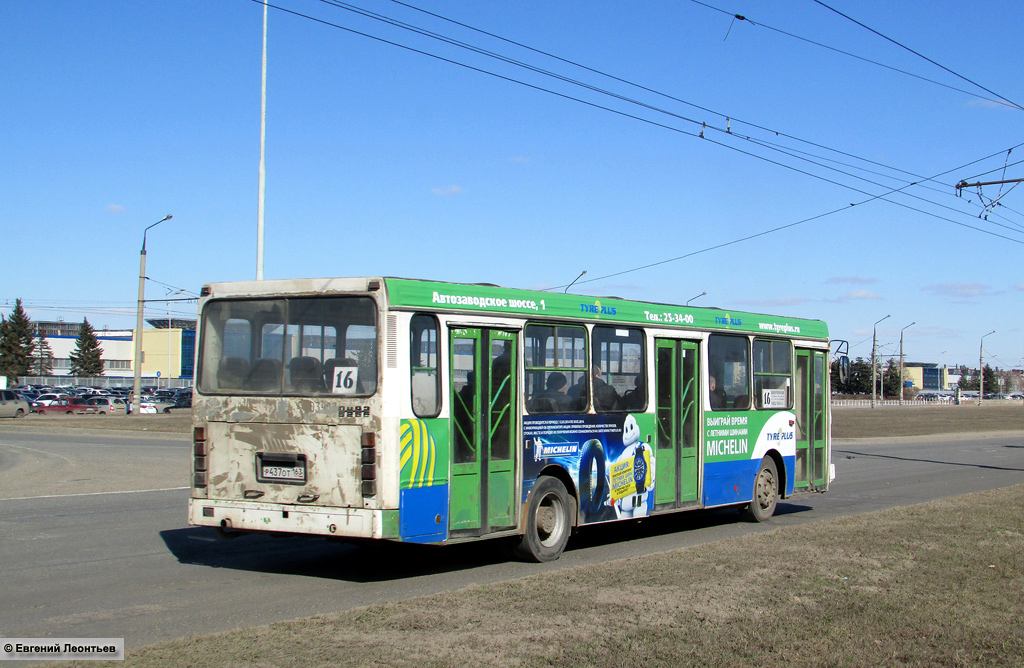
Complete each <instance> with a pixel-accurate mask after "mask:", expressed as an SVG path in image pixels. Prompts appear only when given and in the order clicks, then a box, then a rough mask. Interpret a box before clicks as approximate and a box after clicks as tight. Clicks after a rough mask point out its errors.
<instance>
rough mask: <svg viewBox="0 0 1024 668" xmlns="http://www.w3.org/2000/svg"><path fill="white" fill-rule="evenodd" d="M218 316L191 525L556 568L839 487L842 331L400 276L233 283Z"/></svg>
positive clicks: (764, 512) (212, 298) (212, 307)
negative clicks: (598, 540)
mask: <svg viewBox="0 0 1024 668" xmlns="http://www.w3.org/2000/svg"><path fill="white" fill-rule="evenodd" d="M200 313H201V316H200V317H201V323H200V330H199V341H198V346H197V365H196V368H197V382H196V386H195V398H194V403H193V422H194V424H193V441H194V444H193V452H194V456H193V469H194V472H193V479H192V491H191V498H190V500H189V522H190V524H193V525H200V526H209V527H216V528H218V529H219V530H221V531H223V532H227V533H238V532H243V533H244V532H271V533H275V534H315V535H322V536H327V537H333V538H350V539H381V540H390V541H406V542H414V543H435V544H445V543H455V542H461V541H469V540H477V539H481V538H508V539H510V540H513V541H514V542H515V544H516V552H517V554H519V555H520V556H521V557H523V558H525V559H530V560H536V561H549V560H553V559H557V558H558V557H559V555H560V554H561V553H562V551H563V549H564V548H565V546H566V543H567V541H568V540H569V537H570V534H571V533H572V532H573V531H574V530H575V529H576V528H578V527H582V526H584V525H588V524H595V523H599V522H613V521H618V520H623V519H631V518H638V517H648V516H652V515H658V514H661V513H670V512H679V511H685V510H693V509H698V508H714V507H722V506H735V507H737V508H738V509H740V510H741V511H743V513H744V514H745V515H746V516H747V517H748V518H750V519H753V520H755V521H764V520H767V519H768V518H769V517H771V515H772V514H773V512H774V511H775V507H776V504H777V502H778V500H779V499H782V498H788V497H790V496H792V495H795V494H799V493H805V492H824V491H826V490H827V489H828V487H829V483H830V482H831V480H832V479H833V478H834V477H835V476H834V470H835V469H834V466H833V465H832V462H831V449H830V434H829V425H830V416H829V406H828V401H827V399H828V396H829V389H828V382H829V374H828V373H827V372H826V370H827V366H828V355H829V339H828V329H827V327H826V326H825V324H824V323H822V322H820V321H816V320H802V319H795V318H784V317H777V316H768V315H758V314H753V313H739V312H732V311H730V312H726V311H722V310H719V309H711V308H695V307H686V306H671V305H665V304H654V303H646V302H638V301H627V300H623V299H616V298H601V299H595V298H592V297H582V296H578V295H571V294H553V293H548V292H537V291H529V290H519V289H512V288H502V287H497V286H492V285H466V284H456V283H439V282H430V281H421V280H410V279H401V278H327V279H296V280H267V281H253V282H238V283H213V284H209V285H206V286H204V287H203V289H202V298H201V301H200Z"/></svg>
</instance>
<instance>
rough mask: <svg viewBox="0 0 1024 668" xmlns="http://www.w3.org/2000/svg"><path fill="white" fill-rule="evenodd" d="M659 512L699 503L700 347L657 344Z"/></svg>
mask: <svg viewBox="0 0 1024 668" xmlns="http://www.w3.org/2000/svg"><path fill="white" fill-rule="evenodd" d="M655 350H656V353H655V354H656V358H655V390H654V392H655V397H656V404H655V410H656V411H657V422H658V429H657V443H656V446H655V461H656V463H657V465H656V466H655V485H654V490H655V499H654V502H655V507H656V508H658V509H661V508H665V509H668V508H678V507H680V506H682V505H686V504H688V503H689V502H692V501H696V500H697V498H698V496H697V494H698V492H699V489H698V486H699V481H700V476H699V474H698V472H699V457H698V448H697V427H698V425H699V420H698V419H697V418H698V415H697V411H698V410H699V409H700V408H699V407H700V402H699V401H697V389H698V388H699V387H700V383H699V382H698V376H697V374H698V370H699V369H700V364H698V355H699V351H700V348H699V345H698V344H697V343H696V342H693V341H677V340H674V339H655Z"/></svg>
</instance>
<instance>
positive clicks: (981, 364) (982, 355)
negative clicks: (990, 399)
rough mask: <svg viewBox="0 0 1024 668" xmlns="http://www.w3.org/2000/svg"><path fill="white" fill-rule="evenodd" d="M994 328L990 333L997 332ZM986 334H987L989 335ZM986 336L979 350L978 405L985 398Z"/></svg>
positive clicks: (982, 338)
mask: <svg viewBox="0 0 1024 668" xmlns="http://www.w3.org/2000/svg"><path fill="white" fill-rule="evenodd" d="M995 333H996V330H994V329H993V330H992V331H991V332H989V333H988V334H995ZM988 334H986V335H985V336H988ZM985 336H983V337H981V348H980V350H979V351H978V405H979V406H980V405H981V402H982V401H984V400H985Z"/></svg>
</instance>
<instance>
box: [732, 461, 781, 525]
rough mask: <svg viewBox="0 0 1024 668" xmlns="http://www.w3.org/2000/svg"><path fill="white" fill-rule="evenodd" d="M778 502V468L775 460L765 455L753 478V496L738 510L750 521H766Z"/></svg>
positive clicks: (773, 512)
mask: <svg viewBox="0 0 1024 668" xmlns="http://www.w3.org/2000/svg"><path fill="white" fill-rule="evenodd" d="M778 503H779V470H778V467H776V466H775V460H774V459H772V458H771V457H765V458H764V459H762V460H761V465H760V466H758V468H757V478H755V479H754V498H753V500H752V501H751V502H750V503H749V504H748V505H746V506H744V507H743V509H742V510H741V511H740V512H741V513H742V514H743V516H744V517H745V518H746V519H748V520H750V521H751V522H767V521H768V519H769V518H771V516H772V515H774V514H775V507H776V506H777V505H778Z"/></svg>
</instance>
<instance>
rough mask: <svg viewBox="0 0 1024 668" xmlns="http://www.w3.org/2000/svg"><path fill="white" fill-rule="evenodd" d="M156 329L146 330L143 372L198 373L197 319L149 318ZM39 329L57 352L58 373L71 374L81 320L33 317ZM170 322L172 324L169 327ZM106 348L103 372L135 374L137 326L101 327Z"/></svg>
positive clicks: (120, 375) (55, 372) (111, 375)
mask: <svg viewBox="0 0 1024 668" xmlns="http://www.w3.org/2000/svg"><path fill="white" fill-rule="evenodd" d="M147 322H148V323H149V324H150V325H151V326H152V327H153V329H144V330H142V376H143V377H144V378H147V379H150V380H153V379H155V378H157V377H158V376H157V372H159V374H160V375H159V378H186V379H192V378H193V377H194V375H195V359H196V321H195V320H186V319H181V318H172V319H171V321H170V323H168V320H167V319H166V318H164V319H163V320H161V319H159V318H154V319H152V320H147ZM33 324H34V325H35V326H36V327H37V331H40V332H42V333H43V334H44V335H45V336H46V340H47V341H48V342H49V344H50V350H51V351H52V353H53V372H52V375H54V376H69V375H71V353H73V352H74V350H75V342H76V341H77V340H78V330H79V328H81V326H82V323H80V322H65V321H59V322H45V321H36V320H34V321H33ZM168 324H170V327H168ZM96 338H97V339H99V342H100V348H102V350H103V354H102V358H103V375H104V376H106V377H109V378H132V377H134V376H135V369H134V367H133V366H132V360H133V359H134V358H135V330H132V329H124V330H109V329H103V330H100V329H97V330H96Z"/></svg>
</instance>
